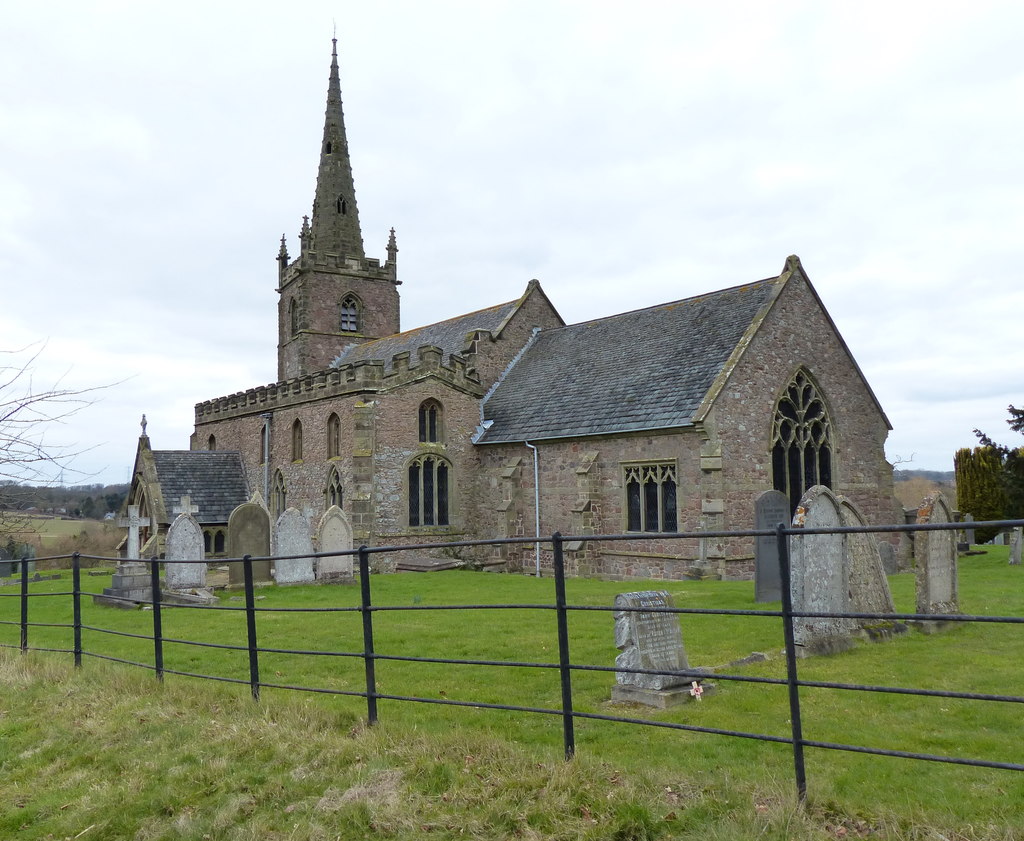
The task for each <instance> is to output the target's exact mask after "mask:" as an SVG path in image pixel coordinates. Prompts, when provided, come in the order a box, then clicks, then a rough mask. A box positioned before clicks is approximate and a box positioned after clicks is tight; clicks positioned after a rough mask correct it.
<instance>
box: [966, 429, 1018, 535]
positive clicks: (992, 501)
mask: <svg viewBox="0 0 1024 841" xmlns="http://www.w3.org/2000/svg"><path fill="white" fill-rule="evenodd" d="M953 469H954V471H955V473H956V504H957V508H959V509H960V510H961V511H963V512H964V513H966V514H971V515H972V516H973V517H974V519H975V520H1002V519H1004V518H1005V517H1006V504H1007V496H1006V489H1005V487H1004V485H1003V479H1002V470H1003V463H1002V458H1001V457H1000V454H999V452H998V451H997V450H996V448H995V447H991V446H988V447H975V448H974V449H973V450H971V449H968V448H966V447H964V448H963V449H962V450H957V452H956V455H955V456H954V457H953ZM997 531H998V529H986V528H979V529H977V532H976V533H977V540H978V542H979V543H987V542H988V541H989V540H991V539H992V538H993V537H995V536H996V533H997Z"/></svg>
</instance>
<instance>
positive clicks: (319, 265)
mask: <svg viewBox="0 0 1024 841" xmlns="http://www.w3.org/2000/svg"><path fill="white" fill-rule="evenodd" d="M283 248H284V246H283V245H282V249H283ZM283 254H284V257H285V259H287V256H288V255H287V251H284V252H283ZM281 263H282V269H281V272H280V287H279V291H280V290H283V289H285V288H286V287H287V286H288V285H289V284H290V283H291V282H292V281H293V280H295V279H296V278H298V277H299V276H300V275H302V274H303V273H305V272H321V273H322V274H335V275H345V276H346V277H359V278H365V279H366V280H383V281H388V282H389V283H394V284H401V282H402V281H400V280H398V277H397V267H396V263H395V261H392V260H388V261H386V262H385V263H383V264H381V262H380V260H379V259H378V258H377V257H350V256H347V255H343V254H329V253H321V252H317V251H312V250H306V249H303V250H302V251H301V253H300V254H299V256H298V257H296V258H295V259H294V260H292V261H291V262H290V263H285V262H284V261H281Z"/></svg>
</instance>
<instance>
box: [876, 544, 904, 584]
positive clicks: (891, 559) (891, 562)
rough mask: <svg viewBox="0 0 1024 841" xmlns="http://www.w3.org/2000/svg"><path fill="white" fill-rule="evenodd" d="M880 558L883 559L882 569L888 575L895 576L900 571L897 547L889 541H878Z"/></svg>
mask: <svg viewBox="0 0 1024 841" xmlns="http://www.w3.org/2000/svg"><path fill="white" fill-rule="evenodd" d="M878 556H879V557H880V558H881V559H882V569H884V570H885V574H886V575H895V574H896V573H897V572H899V571H900V565H899V561H897V559H896V547H895V546H893V545H892V544H891V543H890V542H889V541H888V540H879V541H878Z"/></svg>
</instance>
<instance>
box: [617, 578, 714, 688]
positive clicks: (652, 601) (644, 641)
mask: <svg viewBox="0 0 1024 841" xmlns="http://www.w3.org/2000/svg"><path fill="white" fill-rule="evenodd" d="M615 607H617V608H623V609H620V610H617V611H615V613H614V614H613V615H614V617H615V647H616V648H618V649H619V652H620V654H619V655H618V656H617V657H616V658H615V665H616V666H617V667H620V668H624V669H651V670H660V671H665V672H678V671H686V670H689V669H690V665H689V663H688V662H687V659H686V649H685V648H684V647H683V633H682V631H681V630H680V627H679V614H677V613H671V612H662V611H659V610H658V608H672V607H675V604H674V602H673V601H672V596H671V595H670V594H669V593H667V592H665V591H664V590H646V591H642V592H638V593H619V594H618V595H617V596H616V597H615ZM651 608H654V610H651ZM693 681H694V678H693V677H692V676H686V675H672V674H634V673H631V672H616V673H615V686H614V687H612V700H613V701H618V702H623V701H624V702H634V703H641V704H648V705H650V706H654V707H668V706H672V705H673V704H677V703H680V702H682V701H684V700H686V699H687V698H689V697H691V687H692V683H693Z"/></svg>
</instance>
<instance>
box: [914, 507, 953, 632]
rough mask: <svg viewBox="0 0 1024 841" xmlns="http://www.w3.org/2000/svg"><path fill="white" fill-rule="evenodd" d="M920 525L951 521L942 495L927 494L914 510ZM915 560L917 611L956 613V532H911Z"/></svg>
mask: <svg viewBox="0 0 1024 841" xmlns="http://www.w3.org/2000/svg"><path fill="white" fill-rule="evenodd" d="M917 522H918V523H919V524H922V525H924V524H934V523H952V522H953V517H952V514H951V512H950V508H949V504H948V503H947V502H946V500H945V498H944V497H943V496H942V494H936V495H935V496H932V497H927V498H926V499H925V500H924V502H922V503H921V507H920V508H919V509H918V511H917ZM914 558H915V560H916V562H917V579H916V584H917V612H918V613H950V614H952V613H959V612H960V601H959V598H958V595H957V590H958V582H957V554H956V532H955V531H954V530H952V529H943V530H928V531H916V532H914Z"/></svg>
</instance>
